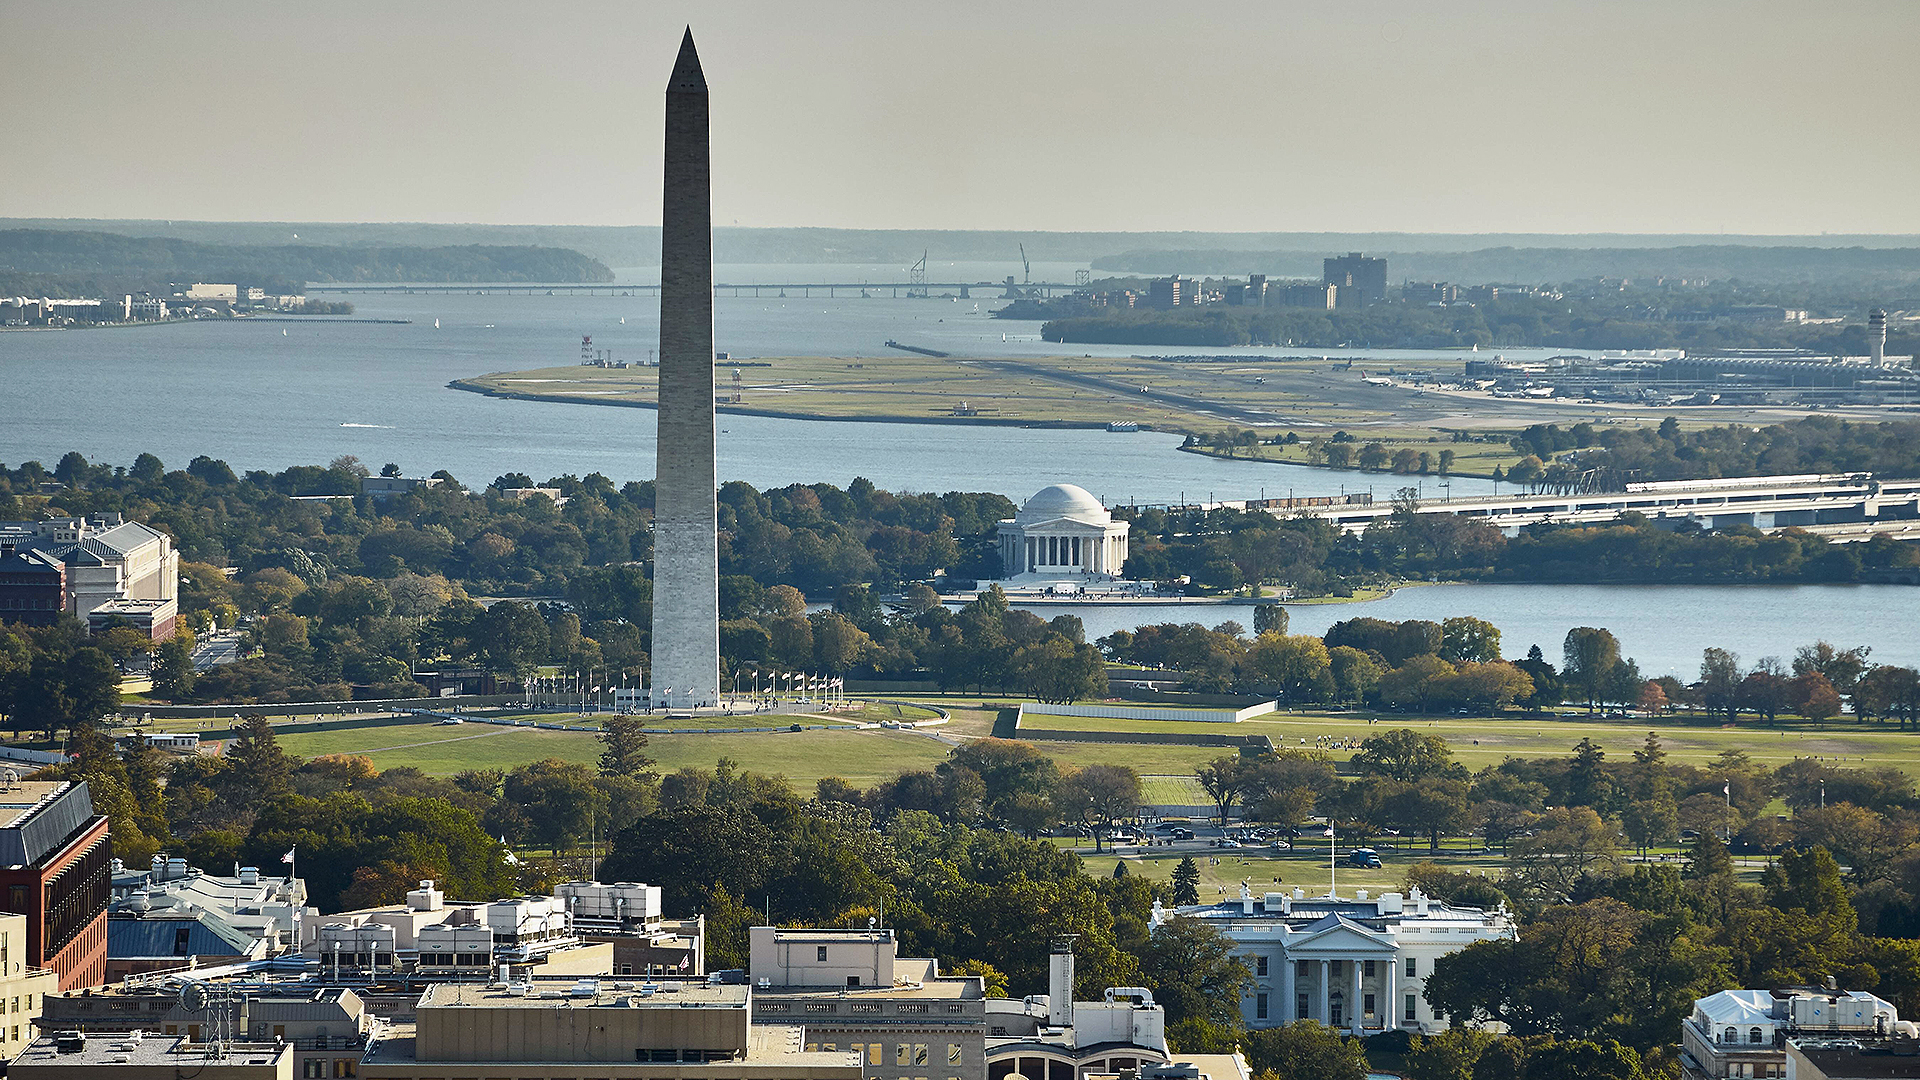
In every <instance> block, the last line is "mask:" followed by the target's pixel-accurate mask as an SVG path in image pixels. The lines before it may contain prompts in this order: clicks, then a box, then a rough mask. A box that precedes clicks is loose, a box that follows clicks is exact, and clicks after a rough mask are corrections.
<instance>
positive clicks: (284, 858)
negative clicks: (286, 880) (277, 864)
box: [280, 844, 299, 866]
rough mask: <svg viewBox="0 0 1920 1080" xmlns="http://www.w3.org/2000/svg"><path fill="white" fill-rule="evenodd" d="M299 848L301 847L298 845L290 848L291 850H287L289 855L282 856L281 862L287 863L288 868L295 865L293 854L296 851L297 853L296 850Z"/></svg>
mask: <svg viewBox="0 0 1920 1080" xmlns="http://www.w3.org/2000/svg"><path fill="white" fill-rule="evenodd" d="M298 847H299V845H297V844H296V845H294V847H290V848H288V849H287V853H286V854H285V855H282V856H280V861H281V862H283V863H286V864H287V865H288V866H292V865H293V853H294V851H295V850H296V849H297V848H298Z"/></svg>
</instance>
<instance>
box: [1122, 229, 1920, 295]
mask: <svg viewBox="0 0 1920 1080" xmlns="http://www.w3.org/2000/svg"><path fill="white" fill-rule="evenodd" d="M1560 239H1561V240H1562V242H1564V241H1565V240H1566V239H1569V238H1565V237H1563V238H1560ZM1820 239H1822V240H1828V241H1830V240H1832V239H1833V238H1831V237H1822V238H1820ZM1905 239H1906V240H1907V242H1908V243H1909V244H1911V238H1905ZM1367 254H1369V255H1376V256H1381V257H1384V258H1385V259H1386V260H1387V276H1388V280H1390V281H1394V282H1400V281H1407V280H1413V281H1452V282H1456V283H1462V284H1481V283H1485V282H1514V283H1525V284H1539V283H1546V282H1568V281H1579V280H1582V279H1586V278H1597V277H1604V278H1631V279H1634V280H1636V281H1638V280H1643V279H1648V278H1656V277H1667V278H1708V279H1712V280H1715V281H1725V280H1728V279H1731V278H1738V279H1741V280H1743V281H1749V282H1754V283H1774V284H1779V283H1788V282H1810V281H1819V282H1824V283H1829V284H1833V283H1839V282H1853V283H1864V282H1880V283H1886V282H1910V281H1913V280H1915V279H1916V278H1920V246H1906V247H1879V246H1874V247H1869V246H1864V245H1863V246H1852V247H1828V246H1818V247H1812V246H1804V245H1773V246H1765V245H1753V244H1727V243H1716V244H1689V245H1681V246H1674V247H1593V248H1576V247H1565V246H1561V247H1494V248H1485V249H1481V250H1477V251H1394V250H1385V249H1379V248H1373V249H1368V250H1367ZM1093 268H1094V269H1095V270H1104V271H1110V272H1115V273H1128V274H1152V275H1161V274H1173V273H1178V274H1188V275H1206V274H1214V275H1221V274H1231V275H1236V276H1244V275H1246V274H1271V275H1274V276H1279V277H1308V278H1316V279H1317V278H1319V277H1320V274H1321V269H1322V268H1321V265H1320V256H1319V255H1318V254H1317V253H1307V252H1301V251H1289V250H1277V249H1276V250H1268V251H1246V250H1236V249H1224V248H1184V249H1157V250H1156V249H1149V248H1137V249H1134V250H1130V251H1125V252H1122V253H1120V254H1118V255H1107V256H1102V257H1100V258H1096V259H1094V260H1093Z"/></svg>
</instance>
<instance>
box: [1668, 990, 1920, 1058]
mask: <svg viewBox="0 0 1920 1080" xmlns="http://www.w3.org/2000/svg"><path fill="white" fill-rule="evenodd" d="M1911 1030H1912V1025H1903V1024H1901V1022H1900V1014H1899V1012H1898V1011H1897V1010H1896V1009H1895V1008H1894V1007H1893V1006H1892V1005H1891V1004H1889V1003H1888V1002H1886V1001H1883V1000H1882V999H1880V998H1877V997H1875V996H1873V995H1872V994H1869V993H1866V992H1864V991H1860V990H1722V991H1720V992H1719V993H1717V994H1712V995H1709V996H1707V997H1703V998H1698V999H1696V1000H1695V1001H1694V1003H1693V1012H1692V1013H1691V1014H1690V1015H1688V1017H1687V1018H1686V1019H1685V1020H1682V1021H1681V1022H1680V1070H1681V1075H1682V1076H1684V1077H1685V1078H1686V1080H1723V1078H1727V1077H1739V1078H1746V1077H1755V1078H1759V1080H1765V1078H1767V1077H1791V1076H1793V1074H1794V1070H1793V1068H1792V1067H1791V1065H1790V1064H1789V1055H1788V1051H1787V1045H1788V1042H1789V1039H1790V1038H1792V1039H1795V1040H1806V1041H1810V1042H1814V1043H1818V1042H1820V1041H1822V1040H1832V1039H1849V1040H1859V1039H1868V1040H1872V1039H1884V1038H1887V1037H1890V1036H1894V1035H1896V1034H1908V1035H1910V1034H1911Z"/></svg>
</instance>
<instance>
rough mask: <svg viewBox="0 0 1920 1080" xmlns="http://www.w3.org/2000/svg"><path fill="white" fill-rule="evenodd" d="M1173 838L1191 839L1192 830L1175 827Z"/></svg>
mask: <svg viewBox="0 0 1920 1080" xmlns="http://www.w3.org/2000/svg"><path fill="white" fill-rule="evenodd" d="M1173 838H1174V839H1175V840H1191V839H1193V830H1192V829H1175V830H1173Z"/></svg>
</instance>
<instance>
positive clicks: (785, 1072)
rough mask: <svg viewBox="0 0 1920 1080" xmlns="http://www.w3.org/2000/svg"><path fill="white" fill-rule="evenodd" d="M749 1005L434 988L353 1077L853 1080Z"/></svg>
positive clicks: (614, 987) (744, 993) (723, 988)
mask: <svg viewBox="0 0 1920 1080" xmlns="http://www.w3.org/2000/svg"><path fill="white" fill-rule="evenodd" d="M751 1002H752V989H751V988H750V987H748V986H745V985H740V984H718V983H712V982H689V983H682V982H665V983H644V984H642V983H632V982H616V983H606V982H602V981H600V980H594V979H583V980H579V981H577V982H575V983H573V984H571V985H567V984H564V983H554V982H549V981H544V980H543V981H536V982H530V983H509V984H505V985H502V984H498V983H491V984H480V985H458V984H442V985H437V986H433V987H431V988H429V989H428V990H427V992H426V993H425V994H424V995H423V996H422V997H421V999H420V1003H419V1006H418V1009H417V1011H416V1016H415V1020H414V1022H413V1023H412V1024H396V1025H394V1026H393V1027H392V1028H391V1029H389V1030H388V1031H387V1032H385V1033H383V1034H382V1035H380V1036H377V1037H376V1039H375V1040H374V1042H373V1043H372V1045H371V1046H369V1047H368V1049H367V1052H366V1054H365V1055H364V1056H363V1057H362V1058H361V1061H360V1067H359V1071H358V1075H359V1076H360V1077H361V1078H362V1080H452V1078H454V1077H465V1076H488V1075H514V1076H520V1075H527V1074H529V1070H533V1071H535V1072H537V1073H538V1074H539V1075H540V1076H542V1077H545V1078H550V1080H576V1078H586V1077H599V1078H611V1077H653V1078H660V1080H670V1078H682V1077H684V1078H695V1077H713V1078H715V1080H721V1078H725V1080H860V1077H861V1067H860V1059H859V1058H858V1057H856V1055H855V1054H854V1053H853V1052H852V1051H851V1050H836V1051H826V1050H812V1051H809V1050H806V1049H804V1047H803V1045H802V1039H803V1035H802V1032H801V1029H799V1028H796V1027H788V1026H784V1025H760V1024H754V1023H753V1022H752V1019H751V1012H752V1009H751Z"/></svg>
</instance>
